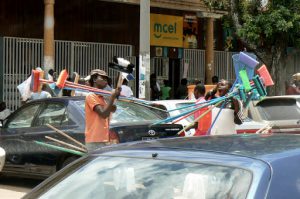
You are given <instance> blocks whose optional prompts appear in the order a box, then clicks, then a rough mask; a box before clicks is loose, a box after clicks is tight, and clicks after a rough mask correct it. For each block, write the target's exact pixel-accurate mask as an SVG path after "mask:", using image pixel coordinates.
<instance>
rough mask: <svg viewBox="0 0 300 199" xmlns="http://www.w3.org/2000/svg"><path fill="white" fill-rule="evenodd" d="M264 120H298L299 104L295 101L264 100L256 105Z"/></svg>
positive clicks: (283, 99)
mask: <svg viewBox="0 0 300 199" xmlns="http://www.w3.org/2000/svg"><path fill="white" fill-rule="evenodd" d="M257 108H258V110H259V112H260V114H261V116H262V118H263V119H264V120H299V118H300V117H299V115H300V102H299V101H296V99H287V98H280V99H266V100H263V101H261V102H259V103H258V104H257Z"/></svg>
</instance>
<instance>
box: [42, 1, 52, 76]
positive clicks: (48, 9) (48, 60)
mask: <svg viewBox="0 0 300 199" xmlns="http://www.w3.org/2000/svg"><path fill="white" fill-rule="evenodd" d="M44 4H45V18H44V70H45V74H47V73H48V71H49V70H50V69H54V0H44Z"/></svg>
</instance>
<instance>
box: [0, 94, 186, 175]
mask: <svg viewBox="0 0 300 199" xmlns="http://www.w3.org/2000/svg"><path fill="white" fill-rule="evenodd" d="M84 106H85V98H84V97H62V98H47V99H42V100H36V101H32V102H29V103H27V104H25V105H24V106H22V107H21V108H19V109H18V110H16V111H15V112H14V113H12V114H11V115H10V116H9V117H8V118H7V120H6V121H4V123H3V126H2V127H1V128H0V146H1V147H2V148H4V150H5V151H6V162H5V166H4V168H3V170H2V172H1V173H0V175H8V176H17V177H30V178H42V179H43V178H47V177H48V176H50V175H51V174H53V173H55V172H56V171H57V170H59V169H61V168H62V167H64V166H65V165H67V164H68V163H70V162H72V161H73V160H74V159H77V158H78V156H76V155H72V154H70V153H66V152H61V151H57V150H54V149H50V148H47V147H44V146H40V145H38V144H36V143H35V142H34V141H40V142H46V143H50V144H55V145H57V143H55V142H52V141H50V140H48V139H46V138H45V136H49V137H52V138H55V139H58V140H61V141H64V142H67V143H71V144H73V142H70V140H68V139H66V138H65V137H63V136H62V135H60V134H59V133H56V132H55V131H53V130H52V129H50V128H49V127H47V126H46V124H51V125H52V126H55V127H56V128H57V129H59V130H61V131H63V132H65V133H66V134H68V135H69V136H71V137H73V138H75V139H76V140H78V141H80V142H82V143H84V130H85V112H84ZM117 107H118V108H117V111H116V113H114V114H113V116H112V119H111V126H110V127H111V128H110V134H111V135H112V136H111V137H112V138H113V139H114V142H120V143H123V142H130V141H138V140H148V139H157V138H165V137H174V136H177V132H178V131H180V130H181V129H182V126H181V125H178V124H166V125H156V126H151V124H153V123H154V122H156V121H158V120H161V119H162V118H161V117H160V116H159V115H158V114H156V113H155V112H153V111H152V110H151V109H149V108H147V107H146V106H143V105H140V104H136V103H132V102H128V101H118V102H117Z"/></svg>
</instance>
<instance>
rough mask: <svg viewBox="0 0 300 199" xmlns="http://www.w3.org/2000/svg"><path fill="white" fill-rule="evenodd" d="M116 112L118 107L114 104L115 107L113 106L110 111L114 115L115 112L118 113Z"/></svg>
mask: <svg viewBox="0 0 300 199" xmlns="http://www.w3.org/2000/svg"><path fill="white" fill-rule="evenodd" d="M116 110H117V106H116V105H114V104H113V105H112V106H111V109H110V111H111V112H113V113H114V112H116Z"/></svg>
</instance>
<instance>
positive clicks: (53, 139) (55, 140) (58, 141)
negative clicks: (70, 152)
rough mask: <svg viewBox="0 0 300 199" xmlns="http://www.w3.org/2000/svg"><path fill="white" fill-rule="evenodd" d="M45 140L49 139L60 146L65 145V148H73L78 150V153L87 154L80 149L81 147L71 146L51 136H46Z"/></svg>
mask: <svg viewBox="0 0 300 199" xmlns="http://www.w3.org/2000/svg"><path fill="white" fill-rule="evenodd" d="M45 138H47V139H49V140H52V141H54V142H57V143H59V144H62V145H64V146H68V147H71V148H73V149H76V150H78V151H81V152H84V153H86V152H87V151H86V150H85V149H82V148H79V147H77V146H74V145H73V144H69V143H66V142H63V141H61V140H57V139H55V138H52V137H49V136H45Z"/></svg>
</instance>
